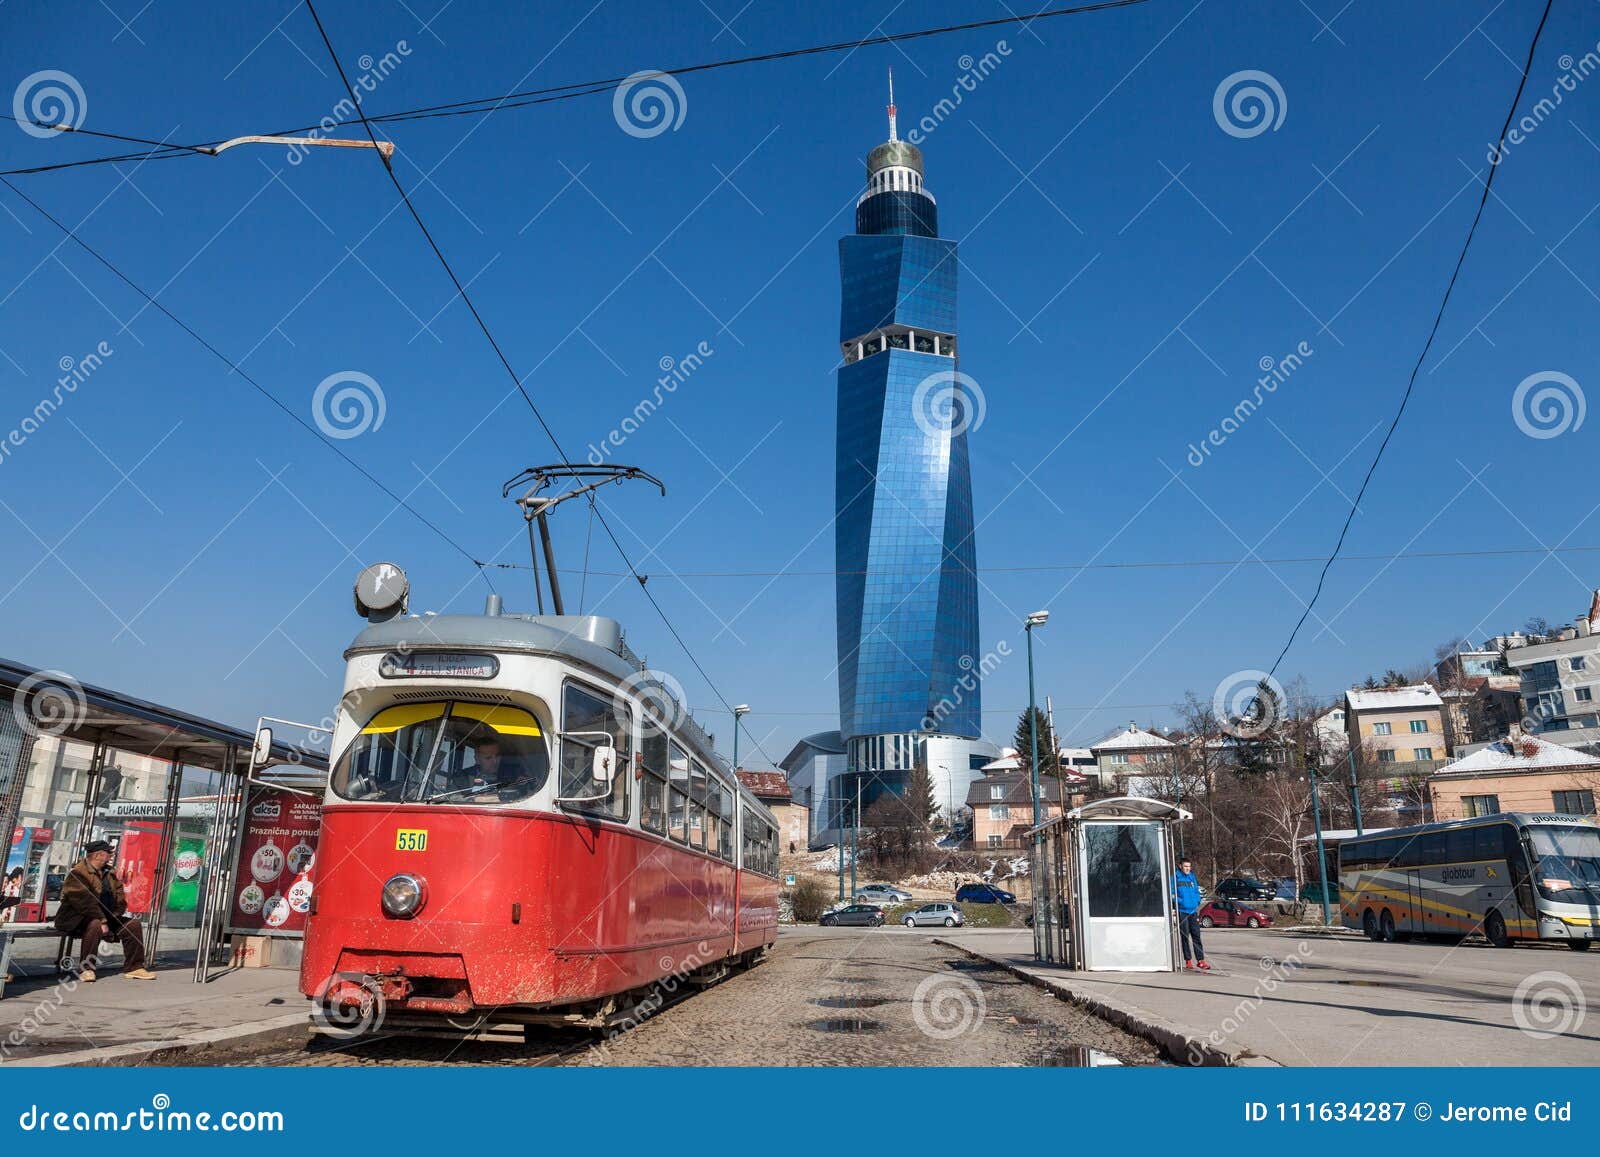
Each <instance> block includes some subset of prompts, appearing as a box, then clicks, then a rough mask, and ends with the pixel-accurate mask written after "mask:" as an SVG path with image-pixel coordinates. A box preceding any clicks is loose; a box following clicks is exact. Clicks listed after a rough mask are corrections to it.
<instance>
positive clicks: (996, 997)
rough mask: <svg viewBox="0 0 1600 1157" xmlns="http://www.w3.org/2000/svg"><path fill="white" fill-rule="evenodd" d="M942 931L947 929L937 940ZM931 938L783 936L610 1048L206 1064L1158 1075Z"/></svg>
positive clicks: (274, 1055) (556, 1037)
mask: <svg viewBox="0 0 1600 1157" xmlns="http://www.w3.org/2000/svg"><path fill="white" fill-rule="evenodd" d="M941 931H942V929H941ZM934 938H935V934H934V932H933V930H931V929H923V930H919V931H917V932H910V931H907V930H905V929H901V928H881V929H856V928H804V929H787V928H786V929H784V930H783V931H782V932H780V934H779V938H778V946H777V948H776V949H775V950H774V951H773V952H772V953H771V954H770V956H769V958H768V959H767V960H766V961H764V962H763V963H762V964H760V965H758V966H756V967H755V968H753V969H750V970H749V971H747V972H743V973H740V974H737V975H735V976H733V977H732V978H731V979H729V980H726V981H724V982H723V983H721V984H719V985H716V986H715V987H712V988H710V989H707V990H706V991H704V992H699V993H695V994H694V995H692V996H689V997H687V998H686V999H684V1000H682V1001H680V1002H679V1003H676V1004H674V1005H672V1006H670V1007H668V1008H667V1009H665V1010H664V1011H662V1012H661V1013H659V1014H658V1015H657V1016H656V1017H655V1018H653V1019H651V1020H648V1021H646V1022H644V1023H643V1024H641V1025H640V1026H638V1027H636V1028H633V1029H631V1030H629V1031H627V1032H625V1033H621V1034H617V1035H615V1036H613V1037H611V1038H609V1039H600V1040H596V1039H595V1038H594V1037H592V1036H590V1035H588V1034H582V1033H570V1032H568V1033H543V1032H541V1033H537V1034H535V1037H534V1038H533V1039H530V1041H529V1042H528V1043H527V1044H500V1043H492V1042H480V1043H471V1044H461V1043H459V1042H445V1041H433V1040H421V1039H415V1038H411V1039H384V1040H373V1041H358V1042H355V1043H353V1044H351V1045H349V1046H342V1047H339V1048H335V1049H329V1048H327V1047H326V1045H317V1046H314V1047H313V1048H312V1049H309V1050H308V1049H300V1048H295V1049H284V1048H282V1047H281V1046H277V1047H274V1048H271V1049H248V1048H246V1049H243V1050H241V1051H240V1052H239V1054H238V1055H236V1056H230V1057H226V1058H218V1057H217V1054H214V1053H213V1054H208V1058H207V1062H206V1063H208V1064H215V1063H226V1064H269V1065H416V1064H427V1065H435V1064H494V1065H696V1066H698V1065H776V1066H786V1065H984V1066H994V1065H1077V1064H1086V1063H1108V1062H1109V1063H1115V1062H1117V1061H1120V1062H1122V1063H1126V1064H1153V1063H1158V1061H1159V1057H1158V1055H1157V1050H1156V1049H1155V1048H1154V1047H1152V1046H1151V1045H1149V1044H1147V1043H1146V1042H1144V1041H1143V1040H1141V1039H1139V1038H1138V1037H1135V1036H1132V1035H1130V1034H1128V1033H1126V1032H1123V1031H1122V1030H1120V1029H1117V1028H1114V1027H1112V1026H1110V1025H1108V1024H1106V1023H1105V1022H1104V1021H1101V1020H1100V1019H1098V1018H1096V1017H1094V1016H1090V1015H1088V1014H1086V1013H1083V1012H1080V1011H1078V1010H1077V1009H1075V1008H1073V1007H1072V1006H1071V1005H1069V1004H1067V1003H1066V1002H1065V1001H1061V1000H1058V999H1056V998H1055V997H1053V996H1051V995H1049V994H1048V993H1045V992H1042V991H1040V990H1039V989H1038V988H1036V987H1034V986H1033V985H1030V984H1028V983H1026V982H1024V981H1022V980H1019V979H1017V978H1016V977H1015V976H1014V975H1012V974H1011V973H1009V972H1007V971H1006V970H1005V969H1003V968H1000V967H998V966H994V965H989V964H980V963H977V962H974V961H973V960H972V959H971V958H970V957H968V956H967V955H966V954H965V953H962V952H959V951H957V950H955V949H952V948H949V947H946V946H941V945H937V944H935V943H934Z"/></svg>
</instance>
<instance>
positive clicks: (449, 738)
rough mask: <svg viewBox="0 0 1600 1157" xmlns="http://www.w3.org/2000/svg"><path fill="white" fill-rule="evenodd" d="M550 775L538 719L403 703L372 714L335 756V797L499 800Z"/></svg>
mask: <svg viewBox="0 0 1600 1157" xmlns="http://www.w3.org/2000/svg"><path fill="white" fill-rule="evenodd" d="M549 777H550V757H549V753H548V751H547V750H546V748H545V741H544V732H543V730H542V729H541V728H540V727H539V722H538V720H536V719H535V718H534V717H533V716H532V715H531V714H530V713H529V712H527V711H524V710H523V709H522V708H520V707H504V706H497V705H489V704H483V703H451V702H440V703H414V704H413V703H408V704H406V705H404V706H400V707H388V708H385V709H384V710H382V711H380V712H378V713H377V714H376V715H374V716H373V717H372V719H371V720H369V721H368V723H367V724H366V726H365V727H363V728H362V729H361V732H360V734H358V735H357V736H356V738H355V741H354V742H353V743H351V744H350V746H349V747H348V748H346V749H345V751H344V753H343V754H342V755H340V757H339V761H338V763H336V764H335V765H334V769H333V774H332V775H331V776H330V777H329V782H330V783H331V784H332V786H333V790H334V792H335V794H337V795H339V796H340V797H342V798H344V799H348V800H358V801H361V802H373V803H477V804H482V803H505V802H510V801H514V800H520V799H526V798H527V797H528V796H530V795H532V794H533V793H534V792H536V791H538V790H539V789H540V788H541V787H543V786H544V784H545V781H546V780H547V779H548V778H549Z"/></svg>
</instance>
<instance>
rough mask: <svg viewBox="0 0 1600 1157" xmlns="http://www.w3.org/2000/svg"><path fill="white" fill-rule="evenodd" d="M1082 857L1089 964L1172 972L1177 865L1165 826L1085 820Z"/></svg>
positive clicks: (1097, 967)
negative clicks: (1170, 854) (1170, 856)
mask: <svg viewBox="0 0 1600 1157" xmlns="http://www.w3.org/2000/svg"><path fill="white" fill-rule="evenodd" d="M1078 838H1079V840H1080V841H1081V844H1080V848H1081V854H1080V855H1079V857H1078V863H1079V865H1080V871H1081V874H1082V879H1081V881H1080V892H1079V895H1081V896H1082V897H1083V922H1084V936H1083V945H1084V966H1085V967H1086V968H1088V969H1089V970H1090V971H1121V972H1170V971H1171V970H1172V917H1171V899H1170V895H1169V891H1170V887H1171V880H1172V866H1171V865H1170V864H1168V863H1167V852H1166V840H1165V831H1164V825H1163V824H1161V823H1159V822H1156V823H1152V822H1148V821H1098V822H1096V821H1085V822H1084V823H1083V824H1082V826H1081V827H1080V829H1079V834H1078Z"/></svg>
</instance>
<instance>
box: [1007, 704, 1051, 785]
mask: <svg viewBox="0 0 1600 1157" xmlns="http://www.w3.org/2000/svg"><path fill="white" fill-rule="evenodd" d="M1030 717H1032V718H1037V719H1038V723H1039V774H1040V775H1060V774H1061V749H1060V747H1059V746H1057V744H1056V736H1055V732H1054V731H1052V730H1051V729H1050V718H1049V716H1047V715H1046V714H1045V713H1044V712H1043V711H1042V710H1041V709H1039V708H1038V707H1030V708H1026V709H1024V711H1023V712H1022V715H1021V717H1020V718H1018V720H1017V734H1016V735H1015V736H1014V737H1013V739H1012V741H1011V742H1012V745H1013V746H1014V747H1015V748H1016V749H1017V763H1018V766H1020V767H1021V768H1022V770H1023V771H1031V770H1032V762H1033V730H1032V727H1031V726H1030V724H1029V719H1030Z"/></svg>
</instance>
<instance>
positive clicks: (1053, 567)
mask: <svg viewBox="0 0 1600 1157" xmlns="http://www.w3.org/2000/svg"><path fill="white" fill-rule="evenodd" d="M1596 551H1600V545H1595V546H1519V547H1506V548H1504V549H1496V550H1411V551H1406V550H1402V551H1395V552H1393V553H1390V554H1342V555H1340V556H1339V558H1338V561H1339V562H1403V561H1414V560H1417V559H1435V558H1438V559H1444V558H1510V557H1516V556H1519V555H1529V554H1542V555H1552V554H1587V553H1593V552H1596ZM1326 561H1327V560H1326V559H1325V558H1324V556H1322V555H1320V554H1317V555H1301V556H1291V557H1283V558H1261V557H1258V556H1254V555H1252V556H1251V557H1249V558H1190V559H1158V560H1152V561H1149V562H1057V563H1035V564H1033V565H1031V566H980V567H976V568H972V567H965V566H947V567H942V568H939V570H940V571H941V573H948V574H972V573H976V574H1039V573H1061V572H1065V571H1085V570H1182V569H1188V568H1196V567H1239V566H1293V565H1301V564H1310V563H1322V562H1326ZM478 565H479V566H487V567H494V568H496V569H497V570H530V569H532V568H530V567H529V566H528V564H527V563H525V562H488V561H485V560H482V559H480V560H478ZM568 573H577V572H575V571H572V572H568ZM588 573H590V574H595V575H599V576H601V577H602V578H627V577H628V576H627V575H626V574H624V573H622V572H620V571H607V570H591V571H589V572H588ZM866 573H867V572H866V571H864V570H826V569H815V570H678V571H673V572H672V573H671V574H669V575H667V576H666V577H667V578H670V579H691V578H726V579H741V578H832V577H837V576H839V575H864V574H866ZM873 573H875V574H880V573H882V574H912V575H921V574H932V573H934V572H933V570H932V569H929V570H921V569H916V568H904V567H902V568H894V567H891V568H889V569H888V570H887V571H874V572H873Z"/></svg>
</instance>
